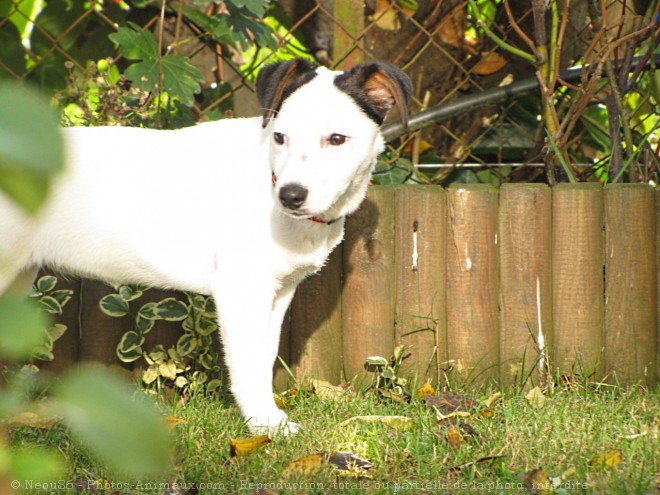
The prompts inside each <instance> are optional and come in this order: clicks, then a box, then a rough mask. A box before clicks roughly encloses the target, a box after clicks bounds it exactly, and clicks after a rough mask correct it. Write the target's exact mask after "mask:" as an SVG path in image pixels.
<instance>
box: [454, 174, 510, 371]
mask: <svg viewBox="0 0 660 495" xmlns="http://www.w3.org/2000/svg"><path fill="white" fill-rule="evenodd" d="M497 203H498V194H497V190H496V189H495V188H494V187H491V186H488V185H485V184H470V185H467V184H453V185H452V186H451V187H450V188H449V189H448V202H447V204H448V213H449V218H448V225H447V227H448V229H447V232H448V233H447V354H448V358H449V360H450V361H451V362H452V363H453V366H454V370H455V371H456V372H457V375H458V379H459V380H460V382H461V383H462V384H475V383H476V384H479V383H483V382H484V381H486V380H489V379H496V378H497V376H498V374H499V373H498V369H497V368H498V360H499V342H498V339H499V335H498V312H497V285H498V284H497V246H496V241H497V239H496V236H497V209H498V208H497Z"/></svg>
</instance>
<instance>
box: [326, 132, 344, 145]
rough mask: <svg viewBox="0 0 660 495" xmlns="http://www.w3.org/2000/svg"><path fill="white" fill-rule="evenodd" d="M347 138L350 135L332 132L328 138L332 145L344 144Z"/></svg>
mask: <svg viewBox="0 0 660 495" xmlns="http://www.w3.org/2000/svg"><path fill="white" fill-rule="evenodd" d="M347 139H348V137H347V136H344V135H343V134H332V135H330V137H329V138H328V143H329V144H330V145H331V146H341V145H342V144H344V143H345V142H346V140H347Z"/></svg>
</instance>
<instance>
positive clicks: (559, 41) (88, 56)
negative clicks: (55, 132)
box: [0, 0, 658, 183]
mask: <svg viewBox="0 0 660 495" xmlns="http://www.w3.org/2000/svg"><path fill="white" fill-rule="evenodd" d="M543 6H545V7H543ZM539 9H541V10H539ZM657 10H658V8H657V5H655V3H653V2H652V4H651V5H648V4H646V5H641V3H640V5H636V4H633V3H632V2H628V1H627V0H612V1H605V0H603V1H602V2H600V3H592V4H591V6H590V4H589V3H588V2H586V1H583V2H582V1H578V2H572V3H571V5H570V9H569V7H568V4H567V3H562V2H550V3H547V4H544V3H543V2H540V3H539V2H536V1H533V2H522V1H519V0H506V1H501V0H452V1H444V2H443V1H440V0H418V1H412V0H396V1H395V0H367V1H365V2H357V1H354V0H334V1H333V0H319V1H312V0H301V1H300V0H299V1H294V0H280V1H277V2H271V3H269V2H261V1H257V0H252V1H242V2H237V1H234V2H204V1H199V0H194V1H193V0H184V1H182V2H177V1H170V0H163V1H162V2H160V1H159V2H149V1H145V0H140V1H130V0H92V1H87V2H82V1H81V2H70V1H66V0H50V1H49V2H47V3H45V2H43V1H42V0H11V1H7V0H6V1H4V2H0V78H4V79H14V80H18V81H30V82H33V83H36V84H38V85H40V86H42V87H44V88H47V89H48V90H50V91H54V92H55V94H56V96H57V98H58V100H59V101H60V104H61V105H62V106H64V107H66V105H68V104H71V103H75V102H78V101H79V100H80V99H87V100H89V98H90V96H89V93H90V88H93V89H94V91H95V92H96V93H95V95H96V101H95V102H94V105H93V108H92V110H89V109H83V110H84V111H83V112H82V116H83V117H87V118H88V120H89V121H91V122H92V123H93V124H98V123H105V122H106V121H107V120H108V118H107V116H105V117H104V118H103V119H100V120H94V119H93V118H92V117H93V115H96V114H98V113H99V112H100V110H99V109H102V110H103V111H104V112H106V114H108V115H110V116H111V117H112V116H115V117H117V118H119V116H121V115H122V114H125V113H127V112H130V111H134V112H137V113H138V114H139V113H140V112H141V113H142V114H143V115H142V116H143V117H144V118H146V117H147V116H146V113H148V112H147V111H146V110H145V108H147V107H148V104H152V105H154V101H156V100H155V96H154V92H153V91H152V92H150V91H142V92H139V91H136V90H135V88H134V86H136V84H135V83H136V81H129V80H128V79H127V77H126V76H127V72H126V69H127V67H129V66H130V65H131V64H135V63H136V60H137V61H139V60H140V58H139V57H140V56H143V55H144V53H131V54H130V58H129V57H128V56H127V49H125V48H126V47H123V46H122V45H121V44H118V43H117V39H118V38H112V36H113V34H115V33H117V32H118V29H121V28H122V27H123V28H127V29H128V27H130V26H133V28H132V29H134V30H141V31H143V32H146V33H153V42H152V45H153V43H155V44H156V45H155V46H156V47H157V51H158V54H159V57H164V56H172V57H176V56H185V57H187V59H188V60H189V62H190V64H191V65H192V66H193V67H194V68H195V69H196V70H198V71H199V74H200V77H199V80H198V81H197V84H199V88H197V89H198V90H197V91H196V92H195V97H194V100H192V99H191V101H190V103H191V105H181V104H180V103H181V101H179V103H178V106H179V113H178V117H177V118H178V119H179V120H177V119H173V120H172V121H170V122H169V123H168V125H181V124H182V123H185V122H186V119H187V120H188V121H190V122H192V121H196V120H203V119H208V118H211V119H214V118H220V117H224V116H247V115H256V114H258V113H260V109H259V108H258V106H256V101H255V98H254V96H253V80H254V74H256V72H257V71H258V69H259V68H260V66H261V65H262V64H264V63H268V62H270V61H273V60H276V59H281V58H285V57H292V56H305V57H310V58H314V59H315V60H316V61H317V62H319V63H321V64H323V65H327V66H329V67H332V68H341V69H344V68H348V67H350V66H352V65H354V64H355V63H359V62H363V61H372V60H378V61H387V62H390V63H393V64H395V65H397V66H399V67H401V68H403V69H404V70H405V71H406V72H407V73H408V74H409V75H410V76H411V78H412V80H413V82H414V88H415V90H414V96H413V99H412V102H411V113H413V114H414V113H417V112H420V111H422V110H425V109H428V108H431V107H436V106H438V105H445V104H447V103H449V102H455V101H457V100H459V99H461V98H467V99H469V98H471V97H472V96H473V95H475V94H479V93H481V92H483V91H485V90H488V89H489V88H494V87H498V86H504V85H507V84H510V83H512V82H515V81H521V80H525V79H530V78H531V79H537V80H538V81H539V88H538V91H535V92H533V93H532V94H531V95H530V94H528V95H526V96H521V97H518V95H515V94H508V95H507V94H505V95H504V99H502V100H501V101H495V102H490V103H489V104H487V105H483V106H478V107H477V108H471V109H470V110H469V111H465V112H464V113H462V114H459V115H455V116H452V117H451V118H448V119H446V120H443V121H441V122H428V123H427V125H425V126H424V128H423V129H422V130H421V131H418V132H414V133H408V134H406V135H404V136H401V137H400V139H397V140H394V141H392V143H391V146H392V148H391V151H392V156H393V157H394V158H392V160H391V163H394V161H397V163H398V165H397V167H399V168H401V169H402V171H401V173H400V174H399V175H396V174H393V175H392V174H390V175H392V177H389V178H388V179H387V180H390V181H397V180H411V179H412V180H417V181H421V182H429V181H431V182H434V183H446V182H448V181H451V180H467V181H470V180H475V181H485V182H503V181H533V180H544V179H545V178H546V175H545V173H546V172H547V166H546V168H545V169H544V168H542V167H534V166H532V165H534V164H537V163H546V165H547V163H548V161H549V159H548V158H547V156H546V155H547V150H548V149H549V143H548V139H547V135H546V133H545V132H544V129H550V128H552V127H553V126H552V122H550V121H549V120H547V118H548V117H549V118H551V119H552V118H554V122H555V124H556V127H557V128H556V129H555V130H554V131H556V132H553V133H551V134H552V135H553V136H554V138H555V139H556V141H557V143H558V144H560V150H559V151H560V153H559V155H562V156H564V157H565V158H566V159H567V160H568V161H569V164H568V167H569V168H568V169H566V167H564V170H563V171H562V169H561V168H559V172H560V173H559V175H560V176H561V175H562V174H563V173H564V172H566V173H567V174H568V175H571V174H575V175H576V176H577V178H578V179H584V180H589V179H593V178H594V177H595V176H598V177H602V169H604V168H606V167H607V166H608V164H609V163H610V161H611V160H610V158H611V157H612V156H613V155H615V154H616V153H621V150H622V149H623V158H624V159H626V158H630V157H631V156H632V153H633V152H632V150H630V149H629V148H630V146H631V145H632V144H634V145H635V146H636V147H637V146H638V147H640V148H644V149H643V151H641V152H639V153H636V154H635V155H634V161H635V163H637V166H636V168H635V169H634V174H633V173H632V172H631V175H630V179H631V180H644V181H646V180H650V179H657V177H656V176H657V164H658V160H657V154H658V153H657V139H656V137H655V135H656V133H657V122H658V110H657V105H656V101H657V100H656V98H657V96H658V95H657V86H656V83H655V78H654V77H647V76H646V74H647V73H646V72H644V71H642V72H640V73H637V74H636V73H635V69H634V68H631V60H632V59H633V57H634V56H638V57H640V56H641V57H644V56H647V59H648V58H649V55H653V42H654V41H655V39H656V37H657V34H658V30H657V27H656V24H655V21H656V17H657ZM539 12H540V13H539ZM539 16H540V18H539ZM111 38H112V39H111ZM547 40H550V41H549V42H548V41H547ZM152 45H149V46H152ZM122 48H124V49H122ZM133 48H134V50H133V51H137V52H139V51H140V49H142V50H147V49H148V47H146V46H137V47H133ZM651 58H652V57H651ZM170 60H172V61H174V60H175V59H174V58H172V59H170ZM143 61H144V60H143ZM575 64H590V65H592V66H593V65H597V66H598V70H599V72H598V74H597V75H594V73H593V72H591V73H589V72H587V71H585V72H584V74H583V75H582V77H581V78H579V79H578V80H577V81H575V82H568V81H563V80H561V78H560V77H557V75H558V74H559V72H560V70H561V69H564V68H567V67H570V66H572V65H575ZM109 66H110V67H116V68H117V69H116V73H115V76H114V78H113V77H108V73H109V72H110V71H109V69H108V67H109ZM179 67H183V66H178V65H175V71H176V70H178V68H179ZM158 71H159V72H161V71H162V67H161V66H160V58H159V62H158ZM601 73H605V75H606V76H607V77H604V76H601ZM160 75H162V74H160ZM594 78H598V81H596V82H595V83H594V84H592V85H589V84H590V81H592V80H593V79H594ZM613 80H616V81H617V84H613V83H612V81H613ZM158 82H162V81H160V80H159V81H158ZM131 83H132V84H131ZM191 84H192V83H191ZM191 87H192V86H191ZM127 95H128V96H131V95H132V97H133V98H134V100H135V102H137V103H136V104H133V105H131V104H128V105H127V104H126V100H127ZM581 95H582V96H584V97H583V98H582V100H581V99H580V96H581ZM128 99H130V98H128ZM170 103H171V102H170ZM155 105H156V107H157V108H156V110H157V111H160V110H161V109H162V107H163V104H162V102H156V103H155ZM136 106H137V107H138V108H140V110H137V111H136V110H135V108H136ZM184 107H186V108H184ZM576 107H577V109H576ZM603 108H605V109H606V110H605V111H603ZM571 112H572V113H578V114H579V117H580V122H579V124H575V123H573V121H572V120H570V118H572V113H571ZM184 116H185V118H184ZM562 126H563V127H564V130H566V129H570V130H571V133H570V136H568V137H566V136H565V135H562ZM612 126H614V127H612ZM613 133H614V134H616V135H620V136H621V142H622V144H621V146H620V147H619V148H620V149H616V147H615V146H613V145H612V139H611V135H612V134H613ZM565 134H566V133H565ZM400 156H405V157H406V160H407V161H406V162H405V163H404V164H403V165H401V163H402V162H401V161H400V160H399V157H400ZM560 161H561V160H560ZM555 162H556V160H555ZM576 163H587V164H589V165H590V166H589V167H588V168H585V169H581V168H579V167H578V166H576V165H575V164H576ZM493 164H495V165H497V166H492V165H493ZM502 164H505V165H506V164H509V165H516V164H518V165H519V164H527V165H528V166H525V167H513V168H511V167H502V166H500V165H502ZM594 164H596V166H594ZM598 164H601V165H602V167H601V168H599V166H598ZM418 165H419V166H420V167H421V168H418V167H417V166H418ZM457 165H462V166H461V167H457ZM468 165H469V166H468ZM424 166H426V170H427V172H425V173H420V172H419V171H420V170H422V169H423V168H424ZM470 166H471V167H473V168H470ZM599 170H601V172H599ZM630 170H632V168H630ZM594 174H595V175H594ZM599 174H600V175H599ZM564 178H566V177H564Z"/></svg>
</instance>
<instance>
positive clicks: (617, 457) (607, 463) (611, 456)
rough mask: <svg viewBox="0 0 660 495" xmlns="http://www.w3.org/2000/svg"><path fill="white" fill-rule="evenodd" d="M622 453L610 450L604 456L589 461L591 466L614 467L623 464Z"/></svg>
mask: <svg viewBox="0 0 660 495" xmlns="http://www.w3.org/2000/svg"><path fill="white" fill-rule="evenodd" d="M622 455H623V454H622V452H621V451H620V450H618V449H617V450H610V451H609V452H605V453H604V454H601V455H597V456H596V457H594V458H593V459H591V460H590V461H589V465H590V466H604V467H614V466H617V465H619V464H621V458H622Z"/></svg>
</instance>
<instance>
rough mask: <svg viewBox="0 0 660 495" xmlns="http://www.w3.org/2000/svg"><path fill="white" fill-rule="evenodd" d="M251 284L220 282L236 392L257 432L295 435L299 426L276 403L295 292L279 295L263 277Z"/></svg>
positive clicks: (221, 314) (216, 292)
mask: <svg viewBox="0 0 660 495" xmlns="http://www.w3.org/2000/svg"><path fill="white" fill-rule="evenodd" d="M258 278H261V277H258ZM246 280H250V281H251V282H250V283H245V284H235V285H233V286H230V285H228V284H226V283H219V284H218V285H217V286H216V287H215V288H214V290H213V297H214V298H215V302H216V306H217V308H218V321H219V324H220V334H221V337H222V342H223V345H224V352H225V360H226V363H227V367H228V369H229V375H230V376H229V378H230V380H231V391H232V394H233V395H234V400H235V401H236V403H237V405H238V407H239V408H240V410H241V412H242V414H243V416H244V417H245V419H246V420H247V421H248V426H249V427H250V429H251V430H252V431H253V432H254V433H275V432H276V431H279V432H281V433H285V434H288V433H294V432H295V431H297V429H298V426H297V425H296V424H295V423H290V422H288V420H287V415H286V414H285V413H284V412H283V411H282V410H280V409H279V408H278V407H277V406H276V405H275V400H274V398H273V389H272V381H273V364H274V361H275V358H276V357H277V349H278V346H279V333H280V326H281V324H282V318H283V316H284V313H285V311H286V307H287V306H288V302H290V300H291V296H292V295H293V291H291V295H288V294H285V295H284V297H283V298H282V297H277V296H279V295H281V293H280V294H277V295H276V290H275V288H274V287H272V286H270V285H269V284H263V283H261V282H263V281H264V280H263V278H261V279H260V280H258V281H257V280H256V278H252V279H251V278H250V277H246ZM225 281H226V279H225ZM287 300H288V301H287Z"/></svg>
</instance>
